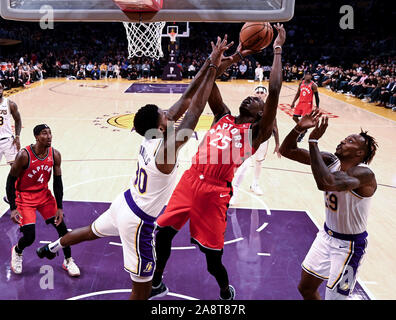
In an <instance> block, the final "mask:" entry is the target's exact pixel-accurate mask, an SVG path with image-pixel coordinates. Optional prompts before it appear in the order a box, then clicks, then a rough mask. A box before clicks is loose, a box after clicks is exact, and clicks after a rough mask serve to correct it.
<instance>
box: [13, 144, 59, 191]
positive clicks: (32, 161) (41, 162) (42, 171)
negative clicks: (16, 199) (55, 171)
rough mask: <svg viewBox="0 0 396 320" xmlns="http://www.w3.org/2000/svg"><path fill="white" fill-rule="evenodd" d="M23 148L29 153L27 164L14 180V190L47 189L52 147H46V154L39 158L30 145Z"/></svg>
mask: <svg viewBox="0 0 396 320" xmlns="http://www.w3.org/2000/svg"><path fill="white" fill-rule="evenodd" d="M24 150H26V152H27V153H28V155H29V164H28V167H27V168H26V170H25V171H24V172H23V174H22V175H21V176H20V177H19V178H18V180H17V181H16V190H17V191H19V192H29V191H40V190H43V189H48V181H49V179H50V178H51V173H52V167H53V165H54V157H53V149H52V148H48V154H47V156H46V157H45V158H44V159H40V158H39V157H38V156H37V155H36V154H35V153H34V151H33V148H32V146H31V145H30V146H27V147H26V148H25V149H24Z"/></svg>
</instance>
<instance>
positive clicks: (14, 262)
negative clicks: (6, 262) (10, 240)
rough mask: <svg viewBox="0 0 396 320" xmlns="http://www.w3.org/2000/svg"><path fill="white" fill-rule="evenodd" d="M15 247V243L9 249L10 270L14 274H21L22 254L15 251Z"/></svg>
mask: <svg viewBox="0 0 396 320" xmlns="http://www.w3.org/2000/svg"><path fill="white" fill-rule="evenodd" d="M15 247H16V245H15V246H13V247H12V249H11V270H12V272H14V273H16V274H21V273H22V261H23V256H22V254H19V253H18V252H16V251H15Z"/></svg>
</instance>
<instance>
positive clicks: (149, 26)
mask: <svg viewBox="0 0 396 320" xmlns="http://www.w3.org/2000/svg"><path fill="white" fill-rule="evenodd" d="M165 23H166V22H151V23H142V22H140V23H139V22H138V23H135V22H123V24H124V27H125V30H126V33H127V38H128V51H129V58H132V57H142V56H146V57H150V58H153V59H159V58H160V57H163V56H164V54H163V52H162V47H161V39H162V38H161V35H162V29H163V28H164V26H165Z"/></svg>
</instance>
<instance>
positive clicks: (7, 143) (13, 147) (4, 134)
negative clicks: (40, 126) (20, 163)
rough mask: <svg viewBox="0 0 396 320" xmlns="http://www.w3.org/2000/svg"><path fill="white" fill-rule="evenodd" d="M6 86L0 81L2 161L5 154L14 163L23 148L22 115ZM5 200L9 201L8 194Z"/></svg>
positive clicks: (0, 149)
mask: <svg viewBox="0 0 396 320" xmlns="http://www.w3.org/2000/svg"><path fill="white" fill-rule="evenodd" d="M3 92H4V87H3V85H2V84H1V83H0V161H1V159H2V158H3V155H4V157H5V159H6V161H7V163H8V164H9V165H12V164H13V162H14V160H15V157H16V155H17V153H18V151H19V150H20V149H21V142H20V140H19V136H20V134H21V129H22V120H21V115H20V114H19V111H18V106H17V105H16V103H15V102H13V101H11V100H10V99H8V98H5V97H4V96H3ZM11 118H13V119H14V123H15V136H14V133H13V131H12V126H11V121H12V120H11ZM3 199H4V201H5V202H7V203H9V202H8V199H7V196H5V197H4V198H3Z"/></svg>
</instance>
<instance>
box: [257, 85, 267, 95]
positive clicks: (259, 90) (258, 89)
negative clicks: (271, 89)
mask: <svg viewBox="0 0 396 320" xmlns="http://www.w3.org/2000/svg"><path fill="white" fill-rule="evenodd" d="M254 92H255V93H262V94H267V88H266V87H263V86H258V87H257V88H256V89H254Z"/></svg>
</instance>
